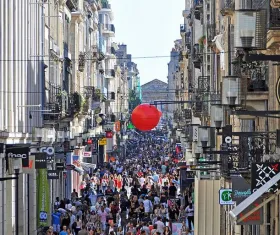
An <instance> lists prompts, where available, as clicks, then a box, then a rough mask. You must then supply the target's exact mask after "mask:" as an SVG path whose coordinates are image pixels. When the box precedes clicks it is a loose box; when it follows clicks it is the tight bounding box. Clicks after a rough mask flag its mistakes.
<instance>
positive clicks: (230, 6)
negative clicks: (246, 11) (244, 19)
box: [220, 0, 235, 15]
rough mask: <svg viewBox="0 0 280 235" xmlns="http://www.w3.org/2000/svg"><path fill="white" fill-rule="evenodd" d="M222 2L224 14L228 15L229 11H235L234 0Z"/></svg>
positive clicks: (222, 0) (221, 0)
mask: <svg viewBox="0 0 280 235" xmlns="http://www.w3.org/2000/svg"><path fill="white" fill-rule="evenodd" d="M220 3H221V5H220V6H221V7H220V8H221V14H222V15H228V14H229V13H231V12H233V11H234V6H235V4H234V0H220Z"/></svg>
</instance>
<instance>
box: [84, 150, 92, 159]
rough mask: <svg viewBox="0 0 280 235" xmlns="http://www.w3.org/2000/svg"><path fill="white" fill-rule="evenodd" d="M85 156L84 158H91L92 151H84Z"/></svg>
mask: <svg viewBox="0 0 280 235" xmlns="http://www.w3.org/2000/svg"><path fill="white" fill-rule="evenodd" d="M83 157H84V158H90V157H91V152H90V151H84V152H83Z"/></svg>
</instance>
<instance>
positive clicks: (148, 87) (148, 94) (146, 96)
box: [141, 79, 168, 116]
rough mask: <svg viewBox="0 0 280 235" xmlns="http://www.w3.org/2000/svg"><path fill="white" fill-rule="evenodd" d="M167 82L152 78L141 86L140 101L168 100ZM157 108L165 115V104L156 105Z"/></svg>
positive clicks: (166, 109) (166, 108)
mask: <svg viewBox="0 0 280 235" xmlns="http://www.w3.org/2000/svg"><path fill="white" fill-rule="evenodd" d="M167 91H168V84H167V83H166V82H163V81H160V80H158V79H154V80H152V81H150V82H148V83H146V84H144V85H142V86H141V93H142V103H153V102H154V101H163V100H164V101H167V100H168V92H167ZM157 108H158V109H159V110H160V111H161V112H162V114H163V115H164V116H166V115H167V111H168V107H167V105H165V104H164V105H158V106H157Z"/></svg>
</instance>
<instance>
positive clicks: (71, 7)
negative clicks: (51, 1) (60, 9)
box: [66, 0, 79, 12]
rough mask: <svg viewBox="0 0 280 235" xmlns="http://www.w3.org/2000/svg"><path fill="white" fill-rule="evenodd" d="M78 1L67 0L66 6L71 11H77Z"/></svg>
mask: <svg viewBox="0 0 280 235" xmlns="http://www.w3.org/2000/svg"><path fill="white" fill-rule="evenodd" d="M78 3H79V1H78V0H67V1H66V6H67V7H68V8H69V10H70V11H72V12H73V11H76V10H78Z"/></svg>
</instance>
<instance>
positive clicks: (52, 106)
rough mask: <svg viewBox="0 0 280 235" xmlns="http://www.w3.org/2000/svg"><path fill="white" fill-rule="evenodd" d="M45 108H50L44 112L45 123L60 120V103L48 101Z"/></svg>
mask: <svg viewBox="0 0 280 235" xmlns="http://www.w3.org/2000/svg"><path fill="white" fill-rule="evenodd" d="M43 110H48V111H46V112H42V116H43V120H44V123H45V124H47V123H49V122H52V123H53V122H54V121H58V120H59V119H60V108H59V104H58V103H47V104H45V105H44V108H43Z"/></svg>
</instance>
